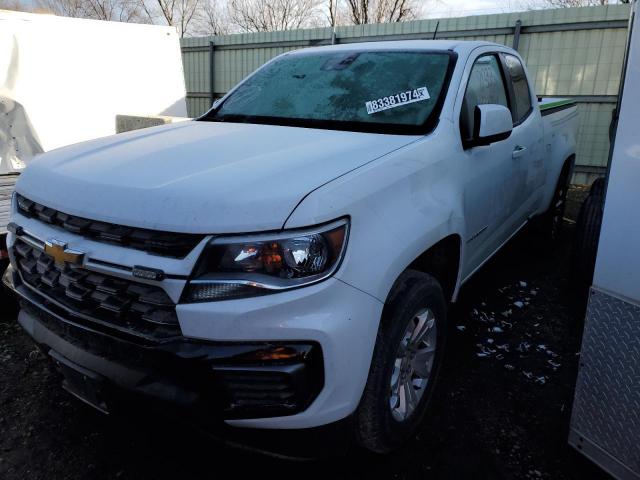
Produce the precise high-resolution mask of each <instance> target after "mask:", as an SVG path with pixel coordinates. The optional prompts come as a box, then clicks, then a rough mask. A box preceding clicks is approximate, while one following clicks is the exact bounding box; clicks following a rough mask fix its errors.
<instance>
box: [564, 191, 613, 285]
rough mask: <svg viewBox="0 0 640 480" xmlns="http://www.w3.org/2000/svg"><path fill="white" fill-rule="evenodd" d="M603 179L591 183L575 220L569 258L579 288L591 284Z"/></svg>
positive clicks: (599, 221) (600, 216)
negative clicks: (574, 233) (574, 232)
mask: <svg viewBox="0 0 640 480" xmlns="http://www.w3.org/2000/svg"><path fill="white" fill-rule="evenodd" d="M605 186H606V184H605V179H604V178H599V179H597V180H596V181H595V182H593V184H592V185H591V189H590V190H589V196H588V197H587V198H586V200H585V201H584V203H583V204H582V207H581V208H580V213H579V214H578V221H577V222H576V238H575V242H574V247H573V255H572V258H571V272H572V275H573V279H574V281H575V282H576V284H577V286H578V287H580V288H584V287H589V286H591V283H592V280H593V271H594V269H595V266H596V255H597V253H598V240H599V238H600V227H601V225H602V214H603V209H602V207H603V203H604V190H605Z"/></svg>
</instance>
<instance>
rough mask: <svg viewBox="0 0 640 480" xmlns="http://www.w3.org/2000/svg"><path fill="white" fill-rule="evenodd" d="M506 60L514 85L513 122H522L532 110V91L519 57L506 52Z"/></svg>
mask: <svg viewBox="0 0 640 480" xmlns="http://www.w3.org/2000/svg"><path fill="white" fill-rule="evenodd" d="M504 62H505V64H506V66H507V72H508V73H509V77H510V78H511V83H512V85H513V95H514V97H515V105H514V107H515V108H513V109H512V114H513V123H514V124H518V123H520V122H522V121H523V120H524V119H525V118H526V117H527V115H529V113H530V112H531V110H532V106H531V92H530V91H529V84H528V83H527V76H526V75H525V73H524V68H523V67H522V63H520V60H519V59H518V57H514V56H513V55H508V54H505V56H504Z"/></svg>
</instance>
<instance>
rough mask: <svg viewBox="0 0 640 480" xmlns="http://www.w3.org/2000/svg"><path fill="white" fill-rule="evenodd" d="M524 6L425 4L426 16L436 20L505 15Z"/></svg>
mask: <svg viewBox="0 0 640 480" xmlns="http://www.w3.org/2000/svg"><path fill="white" fill-rule="evenodd" d="M528 3H531V2H528ZM524 4H525V2H524V1H522V0H435V1H433V2H430V3H428V4H427V6H426V15H427V16H428V17H431V18H437V17H460V16H465V15H486V14H491V13H505V12H512V11H517V10H526V8H524V7H523V5H524Z"/></svg>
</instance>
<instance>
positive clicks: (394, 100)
mask: <svg viewBox="0 0 640 480" xmlns="http://www.w3.org/2000/svg"><path fill="white" fill-rule="evenodd" d="M430 98H431V97H430V96H429V91H428V90H427V87H420V88H414V89H413V90H407V91H404V92H401V93H396V94H395V95H389V96H388V97H382V98H378V99H377V100H371V101H369V102H366V103H365V105H366V106H367V113H368V114H369V115H371V114H372V113H377V112H382V111H383V110H389V109H390V108H396V107H401V106H402V105H408V104H409V103H414V102H422V101H423V100H429V99H430Z"/></svg>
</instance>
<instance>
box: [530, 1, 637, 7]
mask: <svg viewBox="0 0 640 480" xmlns="http://www.w3.org/2000/svg"><path fill="white" fill-rule="evenodd" d="M614 3H628V0H618V1H616V0H526V1H525V2H524V7H525V8H527V9H537V8H568V7H594V6H598V5H610V4H614Z"/></svg>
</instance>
